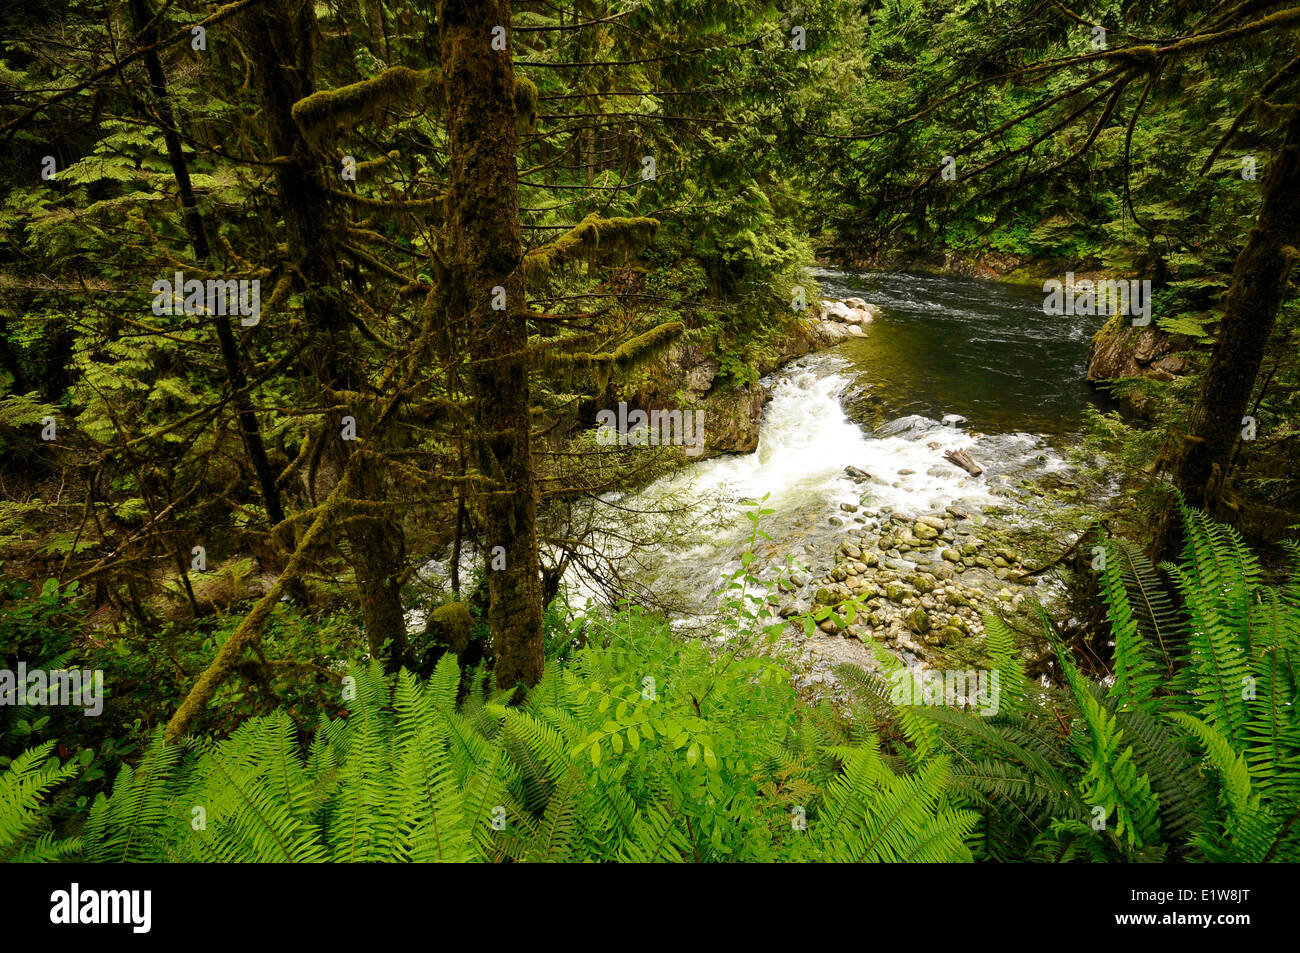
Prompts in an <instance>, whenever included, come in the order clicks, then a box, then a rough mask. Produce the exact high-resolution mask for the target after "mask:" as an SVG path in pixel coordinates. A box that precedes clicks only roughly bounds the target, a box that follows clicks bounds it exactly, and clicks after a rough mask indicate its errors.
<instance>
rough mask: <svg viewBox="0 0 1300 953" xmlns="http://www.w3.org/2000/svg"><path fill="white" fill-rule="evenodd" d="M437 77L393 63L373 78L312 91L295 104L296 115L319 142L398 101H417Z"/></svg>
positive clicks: (313, 140)
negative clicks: (392, 65)
mask: <svg viewBox="0 0 1300 953" xmlns="http://www.w3.org/2000/svg"><path fill="white" fill-rule="evenodd" d="M437 79H438V72H437V70H434V69H427V70H413V69H411V68H410V67H407V66H394V67H392V68H391V69H386V70H384V71H383V72H382V73H380V74H379V75H378V76H375V77H373V78H371V79H363V80H361V81H360V82H358V83H352V84H350V85H348V86H342V87H340V88H338V89H325V90H321V91H320V92H316V93H312V94H311V95H310V96H308V97H307V98H305V99H302V100H299V101H298V102H296V103H294V106H293V118H294V121H295V122H296V123H298V127H299V128H300V129H302V133H303V135H304V136H305V137H306V138H307V141H308V142H310V143H311V144H312V145H319V144H320V141H321V139H323V138H324V137H325V136H327V135H329V134H331V133H333V132H335V131H336V130H338V129H341V128H343V127H345V126H346V127H349V128H355V127H356V126H359V125H361V124H362V123H363V122H368V121H371V120H374V119H377V118H378V117H379V116H380V114H381V113H382V112H383V110H384V109H385V108H386V107H387V106H389V105H390V104H392V103H393V102H395V101H397V100H409V101H411V102H410V105H416V104H418V103H419V102H420V101H421V100H422V99H423V95H424V92H425V90H427V89H428V88H429V87H430V86H431V85H433V84H434V83H436V82H437Z"/></svg>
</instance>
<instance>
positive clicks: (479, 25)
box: [438, 0, 543, 688]
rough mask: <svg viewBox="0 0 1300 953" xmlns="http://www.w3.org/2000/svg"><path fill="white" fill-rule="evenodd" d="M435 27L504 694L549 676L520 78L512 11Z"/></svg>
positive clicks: (453, 284)
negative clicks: (522, 207) (522, 218)
mask: <svg viewBox="0 0 1300 953" xmlns="http://www.w3.org/2000/svg"><path fill="white" fill-rule="evenodd" d="M438 22H439V28H440V37H441V47H442V60H443V62H442V66H443V82H444V90H445V94H446V97H447V117H448V136H449V142H450V155H451V161H450V170H449V171H450V188H449V192H448V247H449V251H450V258H449V260H450V267H449V269H448V271H449V275H448V279H449V280H448V282H447V287H446V289H445V296H444V299H443V300H444V303H445V306H446V308H447V311H446V314H447V315H448V317H449V318H452V319H458V318H459V317H460V316H464V317H465V318H466V319H467V324H468V326H469V327H470V328H471V329H472V333H471V334H470V336H469V341H470V358H471V371H470V375H469V386H470V392H471V394H472V396H473V399H474V420H475V424H476V430H477V433H476V434H475V435H474V437H475V448H474V449H475V454H474V462H475V464H476V465H477V468H478V470H479V472H480V473H481V474H482V475H483V476H486V477H488V478H490V480H491V481H492V488H491V489H490V490H488V491H486V492H483V493H482V494H481V495H480V497H479V499H478V505H479V508H480V510H481V514H482V517H481V523H480V525H481V529H482V540H483V543H484V547H485V550H486V557H487V583H488V623H489V625H490V626H491V629H492V649H493V653H494V656H495V675H496V681H497V685H498V686H500V687H502V688H512V687H518V686H520V685H523V686H532V685H535V684H536V683H537V682H538V680H539V679H540V678H541V677H542V666H543V660H542V602H541V584H540V579H539V564H538V555H537V534H536V524H537V495H536V485H535V482H534V475H533V459H532V447H531V443H530V435H529V413H528V410H529V386H528V363H527V358H526V349H527V345H528V318H527V309H526V307H525V301H524V284H523V279H522V277H521V275H520V271H519V265H520V262H521V260H522V258H523V243H522V240H521V238H520V231H521V229H520V223H519V186H518V181H517V169H516V164H515V163H516V154H517V148H518V146H517V134H516V127H515V75H514V66H513V64H512V61H511V51H510V49H508V48H507V49H505V50H494V49H492V42H491V41H492V30H493V27H498V26H504V27H506V28H507V29H508V28H509V24H510V3H509V2H508V0H442V2H441V3H440V4H439V16H438ZM509 41H510V42H513V38H509ZM496 287H502V288H504V289H505V294H506V300H505V308H504V309H503V310H499V311H497V310H493V308H492V301H493V297H494V296H493V290H492V289H493V288H496ZM496 547H502V549H496ZM502 550H504V557H503V556H502ZM502 558H504V566H502Z"/></svg>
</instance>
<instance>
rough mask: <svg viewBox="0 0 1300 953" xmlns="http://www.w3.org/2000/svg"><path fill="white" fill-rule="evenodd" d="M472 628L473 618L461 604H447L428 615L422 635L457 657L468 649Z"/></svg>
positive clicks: (464, 605)
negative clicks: (445, 647) (443, 646)
mask: <svg viewBox="0 0 1300 953" xmlns="http://www.w3.org/2000/svg"><path fill="white" fill-rule="evenodd" d="M473 628H474V617H473V616H472V615H470V611H469V606H467V605H466V604H465V603H463V602H449V603H447V604H446V605H445V606H438V608H436V609H434V610H433V611H432V612H430V613H429V621H428V622H427V623H425V626H424V634H425V636H427V637H428V638H430V639H431V640H432V641H434V642H436V643H438V644H440V645H445V646H447V647H448V648H449V649H451V650H452V651H453V652H455V653H456V654H457V655H460V654H461V653H463V652H464V651H465V649H467V648H468V647H469V640H470V635H471V633H472V631H473Z"/></svg>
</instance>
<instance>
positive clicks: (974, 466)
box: [943, 450, 984, 476]
mask: <svg viewBox="0 0 1300 953" xmlns="http://www.w3.org/2000/svg"><path fill="white" fill-rule="evenodd" d="M943 458H944V459H945V460H947V461H948V462H949V463H951V464H952V465H953V466H955V467H961V468H962V469H963V470H965V471H966V472H967V473H969V474H970V475H971V476H979V475H980V474H981V473H983V472H984V468H983V467H982V466H980V465H979V464H978V463H976V462H975V461H974V460H972V459H971V458H970V454H969V453H967V452H966V451H965V450H949V451H948V452H947V453H945V454H944V455H943Z"/></svg>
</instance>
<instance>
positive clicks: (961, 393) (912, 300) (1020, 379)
mask: <svg viewBox="0 0 1300 953" xmlns="http://www.w3.org/2000/svg"><path fill="white" fill-rule="evenodd" d="M815 274H816V277H817V280H818V282H819V283H820V284H821V286H822V296H823V297H824V298H844V297H852V296H857V297H860V298H865V299H866V300H867V301H870V302H871V303H873V304H877V305H879V306H880V307H881V308H882V309H883V312H884V313H883V314H882V315H881V316H880V317H879V318H877V320H876V323H875V324H872V325H869V326H867V328H866V329H865V330H866V337H864V338H850V339H849V340H848V341H847V342H845V344H843V345H842V346H841V347H839V348H837V349H836V353H837V354H838V355H840V356H841V357H843V358H845V359H846V360H847V361H849V362H850V363H851V364H852V366H853V368H854V369H855V370H856V371H857V372H858V373H857V377H858V383H859V384H860V385H861V386H862V387H863V388H864V389H865V391H866V394H867V397H868V398H869V401H868V406H869V408H870V413H869V417H870V419H871V422H872V423H873V424H874V423H878V422H880V421H881V420H888V419H892V418H894V417H900V416H904V415H907V414H922V415H924V416H927V417H934V418H939V417H941V416H943V415H944V414H949V413H955V414H960V415H962V416H964V417H966V418H967V419H968V420H969V424H968V426H970V427H973V428H976V429H978V430H982V431H985V432H990V433H1008V432H1012V431H1031V432H1034V433H1041V434H1046V435H1048V436H1053V437H1057V436H1060V435H1062V434H1065V433H1069V432H1071V431H1074V430H1077V429H1078V427H1079V423H1080V421H1081V419H1082V412H1083V408H1084V407H1085V406H1087V405H1088V404H1089V403H1092V402H1096V401H1097V400H1098V397H1097V394H1096V393H1095V392H1094V391H1093V390H1092V388H1091V387H1089V386H1088V385H1087V384H1086V383H1085V382H1084V372H1085V370H1086V369H1087V361H1088V341H1089V340H1090V339H1091V337H1092V335H1093V334H1094V333H1095V332H1096V330H1097V329H1098V328H1099V327H1100V326H1101V324H1102V323H1104V319H1102V318H1096V317H1090V316H1082V315H1048V314H1044V313H1043V292H1042V291H1041V289H1039V288H1034V287H1020V286H1012V285H1004V284H999V283H996V282H989V281H975V280H972V279H964V278H952V277H940V276H933V275H909V274H897V273H890V274H884V273H872V274H846V273H844V272H834V271H825V270H819V271H817V272H816V273H815Z"/></svg>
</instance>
